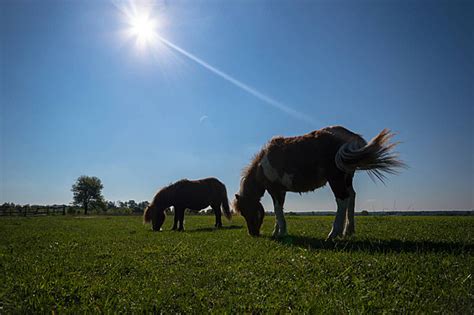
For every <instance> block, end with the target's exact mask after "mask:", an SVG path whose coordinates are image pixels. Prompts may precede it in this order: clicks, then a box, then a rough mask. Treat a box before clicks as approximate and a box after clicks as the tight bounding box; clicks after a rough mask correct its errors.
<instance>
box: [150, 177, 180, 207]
mask: <svg viewBox="0 0 474 315" xmlns="http://www.w3.org/2000/svg"><path fill="white" fill-rule="evenodd" d="M181 181H184V179H182V180H179V181H177V182H175V183H170V184H168V185H167V186H165V187H162V188H161V189H160V190H158V192H157V193H156V194H155V196H154V197H153V200H152V201H151V203H150V205H149V206H150V207H154V206H156V203H157V202H158V201H159V200H160V198H162V197H163V196H164V195H166V194H169V193H170V192H171V191H172V190H173V189H174V188H175V185H176V184H177V183H179V182H181Z"/></svg>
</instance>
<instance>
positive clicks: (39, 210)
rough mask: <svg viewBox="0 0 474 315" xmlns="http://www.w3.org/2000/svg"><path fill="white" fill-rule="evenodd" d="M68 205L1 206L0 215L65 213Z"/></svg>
mask: <svg viewBox="0 0 474 315" xmlns="http://www.w3.org/2000/svg"><path fill="white" fill-rule="evenodd" d="M66 209H67V206H66V205H55V206H14V207H5V206H0V216H24V217H26V216H34V215H65V214H66Z"/></svg>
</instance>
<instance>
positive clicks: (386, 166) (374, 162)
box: [234, 126, 405, 239]
mask: <svg viewBox="0 0 474 315" xmlns="http://www.w3.org/2000/svg"><path fill="white" fill-rule="evenodd" d="M392 137H393V133H391V132H390V131H389V130H387V129H384V130H383V131H382V132H380V133H379V134H378V135H377V136H376V137H374V138H373V139H372V140H370V141H369V143H367V142H366V141H365V140H364V139H363V138H362V137H361V136H360V135H358V134H355V133H353V132H351V131H349V130H347V129H346V128H344V127H341V126H333V127H326V128H323V129H320V130H315V131H313V132H310V133H308V134H305V135H302V136H296V137H288V138H284V137H275V138H273V139H271V140H270V142H268V143H267V144H266V145H265V146H264V147H263V149H262V150H261V151H260V152H258V153H257V155H256V156H255V157H254V158H253V160H252V162H251V163H250V164H249V165H248V166H247V167H246V168H245V169H244V171H243V173H242V180H241V182H240V190H239V192H238V193H237V194H236V195H235V200H234V209H235V210H236V211H237V212H239V213H241V214H242V216H243V217H244V218H245V220H246V222H247V228H248V232H249V234H250V235H253V236H258V235H259V234H260V227H261V225H262V222H263V217H264V215H265V211H264V209H263V206H262V204H261V203H260V199H261V198H262V196H263V194H264V193H265V190H266V191H268V193H269V194H270V196H271V197H272V200H273V205H274V208H275V216H276V221H275V229H274V230H273V236H274V237H276V236H278V237H281V236H284V235H286V234H287V229H286V221H285V217H284V214H283V204H284V202H285V195H286V192H287V191H291V192H299V193H301V192H308V191H313V190H315V189H316V188H319V187H322V186H324V185H325V184H326V183H327V182H329V185H330V187H331V190H332V191H333V193H334V195H335V197H336V203H337V214H336V218H335V220H334V223H333V226H332V230H331V232H330V233H329V235H328V239H333V238H335V237H337V236H342V235H344V236H346V235H352V234H354V232H355V224H354V206H355V196H356V193H355V191H354V188H353V187H352V179H353V177H354V173H355V171H357V170H366V171H367V172H368V173H369V175H370V177H371V178H372V179H373V180H374V179H375V178H378V179H379V180H381V181H382V182H383V181H384V179H385V174H384V173H389V174H395V173H397V168H400V167H405V164H404V163H403V162H402V161H400V160H399V159H398V155H397V154H396V153H394V152H393V148H394V147H395V146H396V145H397V143H390V139H391V138H392Z"/></svg>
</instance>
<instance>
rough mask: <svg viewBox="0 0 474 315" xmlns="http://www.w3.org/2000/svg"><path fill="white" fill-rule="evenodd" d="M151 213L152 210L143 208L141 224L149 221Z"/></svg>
mask: <svg viewBox="0 0 474 315" xmlns="http://www.w3.org/2000/svg"><path fill="white" fill-rule="evenodd" d="M152 211H153V210H152V209H151V207H149V206H148V207H146V208H145V212H143V224H146V223H149V222H150V221H151V216H152Z"/></svg>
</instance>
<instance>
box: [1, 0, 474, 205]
mask: <svg viewBox="0 0 474 315" xmlns="http://www.w3.org/2000/svg"><path fill="white" fill-rule="evenodd" d="M156 4H157V5H156V6H155V9H154V13H155V14H156V17H157V19H159V20H160V23H159V24H160V27H159V30H158V32H159V35H160V36H162V37H164V38H166V39H167V40H169V41H170V42H171V43H173V44H174V45H177V46H178V47H180V48H181V49H184V50H185V51H186V52H189V53H191V54H193V55H194V56H197V57H198V58H200V59H201V60H203V61H205V62H206V63H208V64H210V65H212V66H214V67H216V68H218V69H220V70H221V71H224V72H225V73H227V74H228V75H231V76H232V77H233V78H235V79H237V80H239V81H240V82H243V83H244V84H246V85H247V86H249V87H252V88H253V89H255V90H257V91H259V92H261V93H264V94H265V95H266V96H268V97H271V98H272V99H274V100H276V101H278V102H279V103H281V104H284V105H285V106H287V107H288V108H291V109H292V110H294V111H296V112H298V113H301V114H302V115H304V117H307V118H308V119H299V118H297V117H295V116H294V115H290V114H288V113H287V112H285V111H281V110H279V109H277V108H275V107H274V106H271V105H269V104H268V103H266V102H264V101H262V100H261V99H259V98H257V97H255V96H254V95H251V94H249V93H248V92H246V91H244V90H242V89H241V88H239V87H237V86H235V85H234V84H232V83H230V82H228V81H226V80H224V79H222V78H221V77H219V76H217V75H216V74H215V73H213V72H212V71H209V70H208V69H206V68H205V67H203V66H202V65H199V64H197V63H196V62H195V61H193V60H191V59H190V58H188V57H186V56H184V55H183V54H180V53H179V52H178V51H176V50H174V49H171V48H169V47H166V46H162V47H161V48H160V49H138V48H137V47H136V46H135V45H134V43H133V42H131V41H130V40H125V38H124V37H123V36H122V35H123V34H122V32H121V31H123V30H124V28H126V27H127V24H126V21H125V18H124V16H123V14H122V13H121V12H120V10H119V9H118V7H120V6H121V5H122V4H120V3H119V2H114V3H112V2H109V1H8V0H7V1H2V2H1V3H0V9H1V10H0V11H1V13H0V14H1V17H0V40H1V43H0V44H1V55H0V71H1V72H0V75H1V78H0V88H1V91H0V92H1V94H0V106H1V113H0V115H1V116H0V119H1V120H0V132H1V133H0V136H1V142H0V158H1V160H0V163H1V164H0V203H3V202H6V201H8V202H15V203H22V204H24V203H30V204H43V203H69V202H70V201H71V200H72V194H71V192H70V188H71V185H72V184H73V182H74V180H75V179H76V178H77V177H79V176H80V175H83V174H84V175H91V176H98V177H99V178H101V180H102V181H103V184H104V191H103V193H104V196H105V198H106V199H108V200H128V199H135V200H137V201H139V200H150V199H151V198H152V197H153V195H154V193H155V192H156V190H157V189H159V188H160V187H161V186H163V185H166V184H168V183H170V182H173V181H176V180H178V179H180V178H190V179H194V178H200V177H207V176H216V177H218V178H220V179H221V180H222V181H223V182H224V183H225V184H226V185H227V189H228V195H229V197H230V198H232V196H233V194H234V193H235V192H236V191H237V190H238V186H239V181H240V172H241V169H242V168H243V167H244V166H245V165H246V164H247V163H248V162H249V161H250V159H251V157H252V156H253V154H255V153H256V152H257V151H258V150H259V149H260V148H261V146H262V145H263V144H264V143H265V142H266V141H268V140H269V139H270V138H271V137H272V136H275V135H284V136H291V135H298V134H303V133H306V132H309V131H311V130H314V129H319V128H322V127H325V126H328V125H336V124H338V125H344V126H346V127H348V128H349V129H351V130H353V131H355V132H358V133H361V134H362V135H364V137H365V138H366V139H370V138H372V137H373V136H375V135H376V134H377V133H378V132H379V131H380V130H382V129H383V128H390V129H392V130H394V131H396V132H397V133H398V135H397V138H396V139H397V140H400V141H402V142H403V143H402V144H401V145H400V146H399V149H398V150H399V152H400V154H401V157H402V158H403V159H404V160H405V161H406V163H407V164H408V165H409V166H410V168H409V169H407V170H404V171H403V172H402V173H401V174H400V175H399V176H391V177H390V178H389V180H388V182H387V185H386V186H384V185H383V184H380V183H373V182H371V181H370V179H369V177H368V176H367V175H366V174H365V173H359V174H358V175H357V176H356V180H355V187H356V191H357V193H358V195H357V205H356V209H358V210H362V209H368V210H379V209H390V210H391V209H472V208H473V207H474V199H473V198H474V197H473V196H474V190H473V189H474V188H473V187H474V177H473V176H474V175H473V174H474V162H473V160H474V158H473V155H474V153H473V152H474V141H473V135H474V130H473V129H474V128H473V121H472V117H474V115H473V111H474V110H473V99H474V95H473V94H474V88H473V87H474V84H473V83H474V82H473V65H474V60H473V59H474V38H473V35H472V34H474V25H473V24H474V17H473V12H474V10H473V9H474V6H473V4H472V2H471V3H469V2H461V1H243V0H242V1H158V2H157V3H156ZM264 204H265V207H266V209H267V210H272V208H271V203H270V202H269V198H268V197H265V199H264ZM334 208H335V202H334V197H333V195H332V193H331V192H330V189H329V187H325V188H322V189H319V190H317V191H316V192H313V193H308V194H303V195H302V196H299V195H298V194H289V195H288V197H287V202H286V204H285V209H286V210H287V211H295V210H315V209H334Z"/></svg>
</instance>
